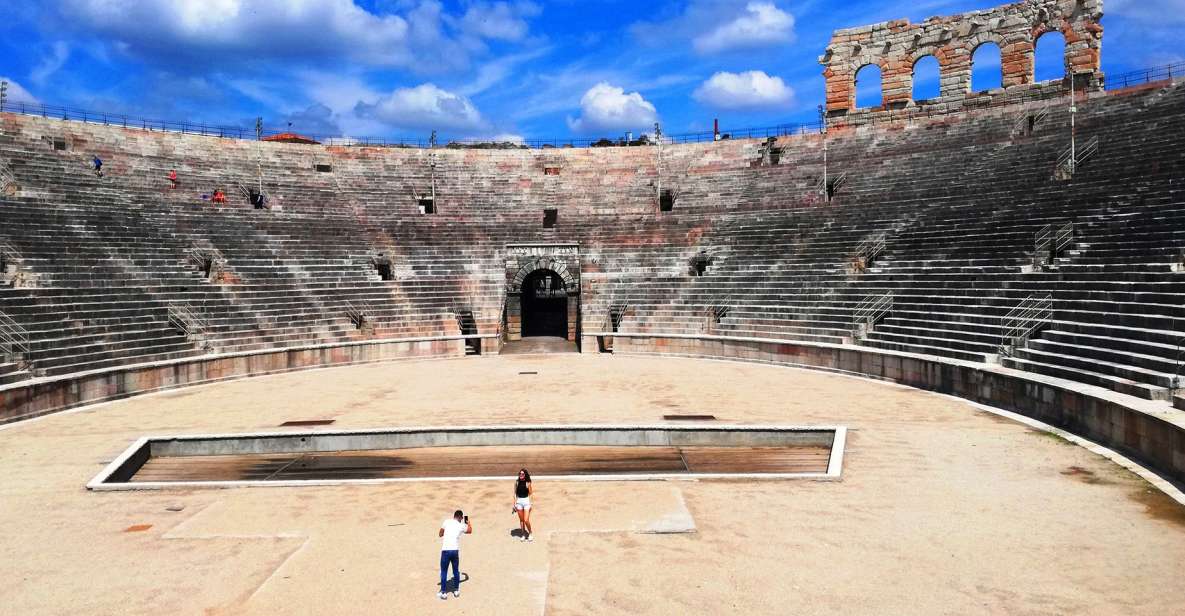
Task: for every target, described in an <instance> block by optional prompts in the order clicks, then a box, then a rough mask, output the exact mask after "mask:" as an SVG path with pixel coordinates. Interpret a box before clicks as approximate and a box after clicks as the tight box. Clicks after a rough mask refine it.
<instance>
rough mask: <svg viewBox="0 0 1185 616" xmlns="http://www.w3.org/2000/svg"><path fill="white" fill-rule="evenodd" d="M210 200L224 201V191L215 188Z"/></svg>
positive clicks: (215, 201)
mask: <svg viewBox="0 0 1185 616" xmlns="http://www.w3.org/2000/svg"><path fill="white" fill-rule="evenodd" d="M211 201H213V202H214V203H226V193H224V192H222V189H221V188H215V189H214V198H213V199H211Z"/></svg>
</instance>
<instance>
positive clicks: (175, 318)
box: [169, 302, 210, 336]
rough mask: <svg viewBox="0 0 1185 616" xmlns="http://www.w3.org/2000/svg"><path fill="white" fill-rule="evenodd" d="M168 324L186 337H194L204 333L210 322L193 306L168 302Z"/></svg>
mask: <svg viewBox="0 0 1185 616" xmlns="http://www.w3.org/2000/svg"><path fill="white" fill-rule="evenodd" d="M169 324H170V325H172V326H174V327H176V328H177V329H179V330H181V331H183V332H185V335H187V336H196V335H200V334H203V333H205V332H206V330H207V329H209V325H210V322H209V319H208V318H207V317H206V316H205V315H203V314H200V313H199V312H198V311H197V310H195V309H194V307H193V306H190V305H189V304H186V303H184V302H170V303H169Z"/></svg>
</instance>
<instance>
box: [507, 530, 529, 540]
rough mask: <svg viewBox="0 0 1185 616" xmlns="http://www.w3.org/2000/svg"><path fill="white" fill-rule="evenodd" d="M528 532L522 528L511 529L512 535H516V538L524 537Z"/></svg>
mask: <svg viewBox="0 0 1185 616" xmlns="http://www.w3.org/2000/svg"><path fill="white" fill-rule="evenodd" d="M526 534H527V533H526V532H525V531H524V530H523V529H521V528H515V529H513V530H511V531H510V536H511V537H514V538H515V539H522V538H523V535H526Z"/></svg>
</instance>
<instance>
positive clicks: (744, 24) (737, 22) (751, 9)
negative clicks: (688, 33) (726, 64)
mask: <svg viewBox="0 0 1185 616" xmlns="http://www.w3.org/2000/svg"><path fill="white" fill-rule="evenodd" d="M793 42H794V16H793V15H791V14H790V13H787V12H785V11H783V10H781V9H779V8H778V7H777V6H775V5H774V4H773V3H772V2H750V3H749V4H747V5H746V6H745V13H744V14H742V15H740V16H739V17H737V18H736V19H734V20H732V21H730V22H728V23H726V24H723V25H721V26H719V27H717V28H716V29H714V30H712V31H711V32H708V33H706V34H702V35H700V36H697V37H695V39H694V40H693V41H692V43H693V45H694V46H695V50H696V51H698V52H700V53H705V54H707V53H717V52H721V51H728V50H733V49H751V48H754V47H767V46H770V45H776V44H790V43H793Z"/></svg>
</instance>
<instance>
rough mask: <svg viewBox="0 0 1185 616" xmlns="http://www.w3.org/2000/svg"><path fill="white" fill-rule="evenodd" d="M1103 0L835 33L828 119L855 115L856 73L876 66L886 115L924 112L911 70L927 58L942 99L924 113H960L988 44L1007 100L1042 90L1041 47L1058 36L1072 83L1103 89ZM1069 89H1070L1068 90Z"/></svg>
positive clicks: (1041, 0)
mask: <svg viewBox="0 0 1185 616" xmlns="http://www.w3.org/2000/svg"><path fill="white" fill-rule="evenodd" d="M1102 16H1103V2H1102V0H1029V1H1027V2H1018V3H1015V4H1007V5H1004V6H999V7H996V8H994V9H989V10H985V11H975V12H971V13H964V14H962V15H955V16H949V17H931V18H929V19H927V20H926V21H924V22H922V23H919V24H912V23H910V22H909V20H908V19H898V20H893V21H886V22H881V23H878V24H873V25H870V26H862V27H859V28H846V29H842V30H836V31H835V32H834V33H833V34H832V36H831V43H830V44H829V45H828V46H827V49H826V51H825V52H824V54H823V55H822V56H820V57H819V63H820V64H822V65H823V66H824V67H825V68H824V70H823V76H824V77H825V78H826V80H827V114H828V116H830V117H833V118H834V117H837V116H844V115H847V114H848V113H850V112H852V111H855V110H856V109H857V107H856V73H857V72H858V71H859V70H860V69H861V68H863V67H865V66H868V65H875V66H878V67H880V70H881V88H882V107H881V108H882V109H901V108H904V107H907V106H913V105H918V104H922V103H920V102H919V101H915V100H913V74H914V65H915V64H916V63H917V62H918V60H920V59H922V58H924V57H926V56H934V57H935V58H936V59H937V60H938V65H939V71H940V74H941V91H940V95H939V97H938V98H937V99H930V100H927V101H925V102H924V104H926V105H941V106H943V107H944V108H946V109H958V108H960V107H962V105H963V103H964V101H965V99H966V98H967V97H968V96H969V95H972V94H973V93H972V92H971V58H972V55H973V54H974V53H975V50H976V49H977V48H978V47H979V46H980V45H983V44H984V43H995V44H996V45H997V46H999V48H1000V53H1001V70H1002V82H1001V83H1002V84H1003V89H1004V90H1005V91H1006V92H1008V93H1009V94H1019V93H1022V92H1024V91H1026V90H1031V89H1040V84H1035V83H1034V77H1033V74H1034V65H1033V62H1034V52H1035V49H1036V44H1037V39H1038V38H1040V37H1041V35H1043V34H1045V33H1046V32H1060V33H1061V34H1062V35H1063V36H1064V37H1065V41H1066V52H1065V68H1066V75H1067V77H1068V76H1070V75H1074V76H1075V77H1074V81H1075V86H1076V87H1077V88H1086V89H1100V88H1101V87H1102V85H1103V74H1102V71H1101V70H1100V49H1101V47H1102V39H1103V26H1102V25H1101V24H1100V23H1099V20H1100V19H1102ZM1064 85H1065V86H1068V85H1069V81H1068V80H1066V81H1065V82H1064Z"/></svg>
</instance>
